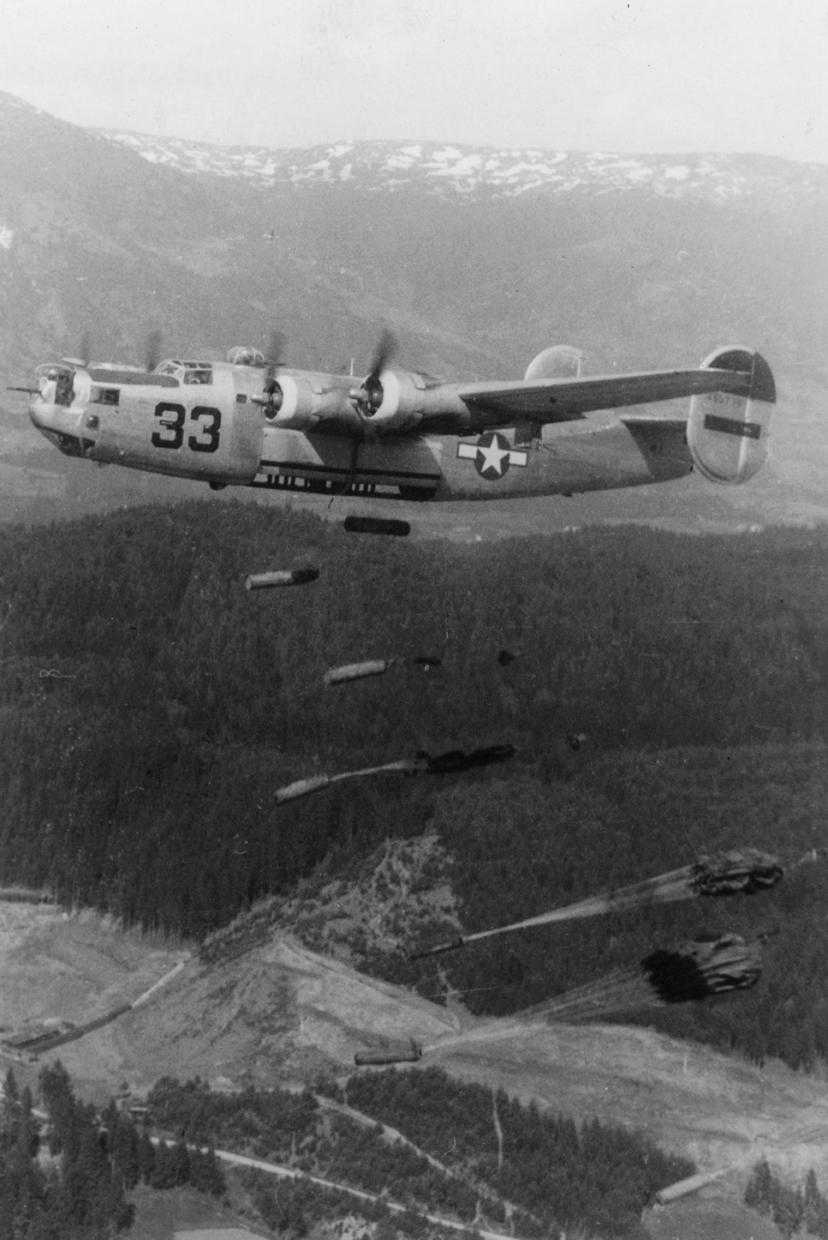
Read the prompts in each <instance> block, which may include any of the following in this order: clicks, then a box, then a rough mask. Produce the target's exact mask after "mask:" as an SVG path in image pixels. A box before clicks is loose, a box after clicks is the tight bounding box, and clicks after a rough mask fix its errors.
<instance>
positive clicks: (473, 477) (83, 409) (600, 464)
mask: <svg viewBox="0 0 828 1240" xmlns="http://www.w3.org/2000/svg"><path fill="white" fill-rule="evenodd" d="M161 369H162V370H163V367H162V368H161ZM168 369H169V371H170V373H166V374H164V373H151V374H148V373H145V372H140V371H135V370H131V369H129V368H122V369H117V368H104V367H100V368H99V367H92V368H90V369H89V370H87V369H84V368H82V367H73V366H71V365H69V364H67V363H62V364H60V365H53V366H44V367H41V368H40V371H39V390H38V391H37V392H36V393H35V394H33V398H32V401H31V404H30V414H31V417H32V421H33V422H34V424H35V426H37V428H38V429H39V430H40V431H41V432H42V433H43V434H44V435H46V437H47V438H48V439H49V440H50V441H51V442H53V443H54V444H55V445H56V446H57V447H59V448H60V449H61V451H63V452H65V453H67V454H68V455H72V456H81V457H85V458H86V459H88V460H91V461H97V462H99V463H101V464H117V465H123V466H126V467H128V468H131V469H142V470H147V471H150V472H153V473H162V474H168V475H171V476H174V477H181V478H191V479H196V480H201V481H205V482H208V483H210V484H211V485H212V486H214V487H221V486H227V485H231V486H232V485H236V486H257V487H268V488H273V489H286V490H287V489H289V490H292V489H301V490H310V491H319V492H326V493H328V494H341V493H345V492H346V491H348V492H350V493H355V492H357V493H360V494H366V495H372V494H376V495H377V496H382V497H391V496H395V495H396V496H401V497H402V498H405V499H423V500H426V499H433V500H443V501H446V500H469V499H497V498H504V499H505V498H514V497H520V496H535V495H558V494H572V493H575V492H579V491H592V490H605V489H610V488H615V487H628V486H638V485H644V484H646V483H652V482H662V481H667V480H669V479H673V478H679V477H682V476H683V475H685V474H687V473H689V472H690V471H691V469H692V466H693V463H692V459H691V455H690V452H689V450H688V447H687V442H686V433H685V424H684V420H683V419H677V420H676V422H675V425H674V426H671V427H669V428H668V430H667V431H666V432H665V428H664V421H663V419H661V420H660V426H659V430H658V433H657V434H656V433H653V434H652V435H648V433H647V430H646V423H642V422H641V421H640V420H639V421H637V422H635V423H634V424H632V425H629V424H627V422H625V421H624V419H623V418H622V417H620V416H619V415H617V414H614V413H604V414H599V415H597V416H594V417H591V418H590V419H589V420H581V421H575V422H568V423H564V424H560V425H558V424H554V425H547V426H544V427H540V426H538V425H534V426H531V425H524V426H517V427H516V426H507V425H504V426H502V427H499V428H497V429H492V428H491V422H489V425H488V427H486V428H485V429H484V428H483V427H482V426H481V425H480V424H479V422H478V420H477V418H476V415H475V412H474V410H473V409H469V408H468V407H467V405H466V404H465V403H464V402H463V401H462V400H461V399H460V397H459V395H458V394H457V392H458V389H459V387H460V385H459V384H458V385H453V384H439V385H429V384H424V385H423V386H422V388H420V389H419V391H418V392H417V393H415V396H416V399H417V400H418V401H419V403H420V406H421V407H424V408H426V409H429V410H430V411H431V414H432V422H431V425H432V426H433V425H434V416H435V415H436V416H437V417H439V415H440V413H441V412H443V411H445V412H446V413H447V414H450V415H451V417H452V419H453V425H455V426H456V425H457V424H458V419H459V418H462V420H463V424H465V425H467V426H468V434H463V435H452V434H439V433H431V434H421V435H418V434H416V433H414V434H412V433H405V431H404V429H403V430H401V431H400V432H397V433H387V434H383V435H378V434H376V433H372V430H371V427H370V426H367V427H366V423H365V420H364V419H360V418H359V416H358V414H357V412H356V411H355V409H354V406H353V400H352V396H353V386H354V379H353V378H351V377H350V376H347V375H338V376H337V375H327V374H322V373H319V374H314V373H312V372H304V371H292V370H289V369H286V368H284V369H281V370H280V371H279V379H280V384H281V387H282V389H283V390H284V393H285V402H284V404H283V406H282V408H281V409H280V411H279V412H278V414H276V415H274V416H269V411H268V408H267V406H266V405H264V406H263V404H262V390H263V373H262V370H261V369H258V368H254V367H251V366H245V365H233V364H231V363H222V362H212V363H209V364H203V365H200V364H196V363H181V364H175V365H173V364H169V367H168ZM466 386H468V385H466ZM721 399H722V401H724V402H726V401H727V400H728V399H730V398H729V397H728V396H727V395H726V394H724V395H722V397H721ZM291 402H293V404H291ZM302 402H304V403H302ZM300 404H301V409H300V408H299V406H300ZM334 419H336V421H337V424H338V428H339V431H338V433H336V434H332V433H330V430H329V429H327V427H331V426H332V425H333V422H334ZM348 419H351V421H352V424H353V436H352V437H349V436H348V435H343V434H342V431H341V427H342V424H343V422H345V421H347V420H348ZM326 424H327V427H326Z"/></svg>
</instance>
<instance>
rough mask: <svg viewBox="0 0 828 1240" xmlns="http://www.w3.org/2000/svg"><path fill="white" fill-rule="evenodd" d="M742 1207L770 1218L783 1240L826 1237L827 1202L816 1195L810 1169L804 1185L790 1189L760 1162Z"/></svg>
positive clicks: (812, 1174) (827, 1226) (815, 1180)
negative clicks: (747, 1207) (793, 1237)
mask: <svg viewBox="0 0 828 1240" xmlns="http://www.w3.org/2000/svg"><path fill="white" fill-rule="evenodd" d="M745 1205H746V1206H750V1208H751V1209H752V1210H756V1211H757V1212H758V1213H759V1214H764V1215H769V1216H770V1217H771V1218H772V1219H773V1221H774V1223H776V1226H777V1227H778V1228H779V1230H780V1231H781V1233H782V1235H783V1236H784V1237H785V1240H790V1237H791V1236H794V1235H797V1234H800V1235H801V1234H803V1233H804V1234H805V1235H808V1236H819V1237H820V1240H826V1237H828V1200H826V1198H825V1196H824V1194H823V1193H821V1192H820V1191H819V1186H818V1184H817V1178H816V1174H815V1172H814V1171H813V1169H811V1170H810V1171H809V1172H808V1174H807V1176H806V1177H805V1183H804V1184H803V1185H801V1186H798V1187H796V1188H790V1187H789V1186H788V1185H786V1184H783V1182H782V1181H781V1180H780V1179H779V1178H778V1177H777V1176H775V1175H774V1174H773V1172H772V1171H771V1169H770V1167H769V1166H768V1164H767V1161H766V1160H765V1159H764V1158H763V1159H762V1160H761V1162H759V1163H757V1164H756V1166H755V1167H754V1169H753V1171H752V1172H751V1176H750V1179H749V1180H748V1183H747V1188H746V1189H745Z"/></svg>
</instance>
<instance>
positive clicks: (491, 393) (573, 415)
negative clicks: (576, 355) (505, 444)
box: [458, 367, 752, 424]
mask: <svg viewBox="0 0 828 1240" xmlns="http://www.w3.org/2000/svg"><path fill="white" fill-rule="evenodd" d="M751 380H752V375H751V372H750V371H749V370H748V371H739V370H720V369H714V368H711V367H701V368H699V369H696V370H652V371H644V372H642V373H639V374H630V375H602V376H595V377H590V378H555V379H540V380H533V381H530V382H527V381H525V380H516V381H513V382H510V383H497V384H486V383H470V384H466V385H464V386H462V387H460V389H459V391H458V396H459V397H460V399H461V400H462V401H463V403H464V404H465V405H467V406H468V407H469V408H470V409H472V410H473V411H474V412H475V413H476V414H477V415H478V417H480V418H481V419H482V421H484V422H486V421H488V420H489V419H491V421H492V424H495V423H497V424H502V421H503V419H504V417H518V418H526V419H528V420H530V421H532V422H541V423H544V422H571V421H574V420H576V419H578V418H582V417H583V416H584V415H585V414H587V413H590V412H592V411H594V410H598V409H620V408H622V407H623V406H625V405H644V404H647V403H648V402H649V401H657V400H673V399H675V398H676V397H681V396H695V395H698V394H701V393H704V392H734V393H736V394H738V395H740V396H749V395H750V392H751ZM487 415H488V417H487Z"/></svg>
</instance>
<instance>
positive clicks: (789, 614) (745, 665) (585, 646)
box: [0, 502, 828, 1065]
mask: <svg viewBox="0 0 828 1240" xmlns="http://www.w3.org/2000/svg"><path fill="white" fill-rule="evenodd" d="M826 556H828V533H826V532H824V531H809V530H794V529H778V530H768V531H765V532H762V533H750V534H748V533H746V534H741V535H735V536H704V537H690V536H680V535H673V534H668V533H664V532H659V531H654V530H646V529H638V528H629V529H624V528H621V529H614V530H601V529H596V530H591V531H590V530H584V531H582V532H574V533H566V534H561V535H556V536H550V537H534V538H523V539H505V540H503V541H502V542H500V543H496V544H483V545H477V546H474V547H460V546H454V545H450V544H447V543H443V542H437V541H434V542H414V543H411V544H407V543H401V542H399V541H395V540H381V539H373V538H355V537H354V536H352V535H348V534H345V533H344V532H343V531H342V530H341V529H339V528H336V527H332V526H330V525H328V524H326V523H325V522H323V521H321V520H319V519H317V518H314V517H312V516H309V515H307V514H300V513H296V512H292V511H290V510H286V509H276V508H260V507H258V506H255V507H254V506H253V505H242V504H222V505H218V504H211V503H209V502H207V503H192V504H186V505H182V506H181V507H179V508H177V509H174V510H173V509H165V508H160V507H153V508H145V509H131V510H128V511H127V510H124V511H121V512H117V513H114V514H110V515H108V516H105V517H88V518H85V519H82V520H79V521H75V522H71V523H65V524H55V525H49V526H38V527H36V528H33V527H28V528H24V527H6V528H4V529H3V530H2V531H0V743H2V746H3V754H4V761H3V764H2V769H0V878H2V880H3V882H4V883H12V882H16V883H25V884H26V885H28V886H40V887H45V888H48V889H50V890H53V891H54V892H55V894H56V895H57V896H58V898H59V899H60V900H61V901H63V902H65V903H67V904H74V905H94V906H96V907H98V908H101V909H106V910H108V911H110V912H112V913H114V914H116V915H117V916H120V917H122V918H123V919H124V921H125V922H126V923H129V924H136V923H137V924H141V925H143V926H145V927H147V928H160V929H163V930H167V931H170V932H174V933H178V934H185V935H192V936H197V937H200V936H203V935H204V934H205V933H207V932H209V931H211V930H215V929H216V928H217V927H221V926H223V925H226V924H227V923H228V922H229V921H230V920H231V919H232V918H233V917H234V916H235V915H236V914H237V913H239V912H243V911H244V910H245V909H248V908H249V907H250V906H251V905H252V904H253V903H254V902H255V901H256V900H258V899H259V898H260V897H262V896H265V895H267V894H269V893H277V894H278V893H281V894H288V893H290V892H291V891H292V890H293V888H294V886H295V884H296V881H297V880H298V879H299V878H301V877H303V876H307V875H310V874H312V873H313V871H314V868H315V867H318V866H319V863H320V862H323V861H324V862H325V872H326V874H328V875H331V874H336V873H343V874H345V873H353V872H354V871H355V870H358V868H359V866H360V864H361V862H362V859H363V858H365V857H366V856H368V855H370V853H371V851H372V850H373V849H375V848H376V847H377V845H378V844H379V843H380V841H382V840H384V839H386V838H388V837H389V836H412V835H416V834H418V833H420V832H422V831H423V830H424V829H425V828H426V827H428V828H429V829H433V830H436V831H437V832H438V834H439V836H440V838H441V840H442V842H443V845H444V847H445V849H446V851H447V853H448V855H449V857H450V858H452V859H453V860H451V863H450V871H451V881H452V885H453V887H454V890H455V892H456V894H457V896H458V900H459V908H460V915H461V920H462V923H463V926H464V928H465V929H467V930H470V931H471V930H475V929H480V928H483V927H486V926H493V925H498V924H503V923H505V922H509V921H513V920H516V919H518V918H520V917H522V916H528V915H531V914H533V913H536V912H539V911H541V910H543V909H545V908H550V907H553V906H554V905H557V904H561V903H566V902H571V901H572V900H575V899H578V898H581V897H582V896H585V895H589V894H593V893H595V892H597V891H600V890H602V889H604V888H606V887H611V886H615V885H619V884H623V883H627V882H633V881H636V880H638V879H642V878H646V877H649V876H651V875H654V874H657V873H659V872H662V871H664V870H668V869H671V868H675V867H677V866H680V865H684V864H686V863H688V862H690V861H693V860H695V859H696V858H697V857H698V856H699V855H701V854H704V853H705V852H709V851H711V850H713V849H715V848H721V847H733V846H738V845H752V846H754V847H759V848H765V849H768V850H769V851H775V852H776V853H777V854H778V855H780V857H781V858H782V860H783V861H784V862H785V863H786V864H788V865H789V866H790V865H791V864H792V863H793V862H795V861H797V860H798V859H799V858H800V857H801V856H802V855H803V853H804V852H805V851H806V850H808V849H812V848H814V847H818V846H820V845H821V844H823V843H824V842H825V831H824V808H823V807H824V805H825V800H826V794H827V793H828V764H826V756H828V748H827V747H826V746H827V745H828V696H826V692H825V690H826V684H827V683H828V641H826V637H827V636H828V576H826V574H825V572H824V565H825V562H826ZM305 565H312V566H316V567H318V568H319V569H320V576H319V579H318V580H317V581H316V582H314V583H313V584H311V585H308V586H303V587H295V588H293V589H288V590H274V591H269V592H268V591H261V592H248V591H246V590H245V589H244V579H245V577H246V575H247V574H248V573H250V572H261V571H265V570H267V569H270V568H283V567H301V566H305ZM503 652H507V653H508V655H511V656H514V657H513V658H511V659H510V658H504V657H500V656H501V655H502V654H503ZM426 656H428V657H429V658H430V659H431V660H432V662H431V663H430V664H428V665H427V666H426V665H425V664H416V663H414V662H410V661H409V662H401V663H400V664H398V665H396V666H395V667H393V668H392V669H391V670H390V671H389V672H388V673H387V674H386V675H385V676H380V677H376V678H373V679H371V680H364V681H358V682H353V683H350V684H346V685H339V686H330V687H326V686H325V685H324V683H323V674H324V671H325V670H326V668H328V667H331V666H333V665H337V664H342V663H350V662H355V661H357V660H359V659H370V658H388V657H397V658H399V659H401V660H402V659H408V660H414V659H416V658H417V657H420V658H423V657H426ZM438 659H439V660H440V661H441V662H440V663H439V665H437V664H436V662H435V661H436V660H438ZM571 733H583V734H585V735H586V737H587V738H588V745H587V746H585V747H584V749H585V756H583V760H581V758H582V755H579V760H578V762H574V761H573V760H572V752H571V750H570V749H569V747H568V745H567V744H566V742H565V740H564V738H565V737H566V736H567V735H569V734H571ZM500 743H512V744H514V745H515V746H517V748H518V754H517V757H516V758H515V759H513V760H512V761H511V762H510V763H507V764H505V765H503V766H497V767H493V768H490V769H487V770H481V771H474V772H469V773H466V774H462V775H453V776H449V775H444V776H438V775H422V776H417V777H403V776H400V775H387V776H380V777H377V778H376V779H374V780H366V781H362V782H355V783H352V784H349V783H344V784H342V785H339V786H334V787H332V788H329V789H327V790H325V791H324V792H321V793H318V794H317V795H316V796H313V797H309V798H307V799H305V800H300V801H297V802H294V803H289V804H286V805H281V806H277V805H276V804H275V801H274V792H275V790H276V788H278V787H279V786H281V785H283V784H286V783H289V782H290V781H292V780H296V779H299V778H302V777H304V776H307V775H311V774H315V773H319V772H327V773H329V774H333V773H335V772H338V771H343V770H349V769H352V768H357V767H362V766H369V765H373V764H375V763H380V762H384V761H388V760H391V759H395V758H400V757H411V756H413V755H414V754H416V753H417V752H418V751H421V750H425V751H427V752H429V753H432V754H435V753H441V752H443V751H446V750H450V749H458V748H459V749H472V748H475V747H478V746H482V745H493V744H500ZM826 896H828V877H826V870H825V867H824V866H823V865H821V864H814V865H810V866H808V865H802V866H800V867H798V868H797V867H795V868H793V869H791V870H790V872H789V874H788V877H787V878H786V880H785V882H783V883H782V884H781V886H780V887H779V888H777V889H776V891H775V892H773V893H770V894H764V895H760V896H756V897H748V898H746V897H739V898H737V899H735V900H733V901H701V900H700V901H697V902H695V903H693V904H690V905H680V906H676V907H673V908H662V909H650V910H647V911H646V912H644V913H640V914H635V915H631V914H625V915H623V916H622V915H615V916H612V917H609V918H604V919H600V920H596V921H592V922H582V923H577V924H576V925H573V926H571V927H569V928H567V929H563V928H557V929H553V928H547V929H545V930H542V931H525V932H522V933H521V934H520V935H512V936H508V937H506V938H503V939H500V940H494V941H493V942H492V943H490V944H488V945H482V944H481V945H477V946H474V947H471V946H470V947H469V948H467V949H464V951H463V952H461V953H456V954H454V955H453V956H446V957H443V958H442V961H441V968H444V969H445V971H446V972H445V976H446V977H447V978H448V980H449V982H450V984H451V985H452V986H453V987H454V988H456V989H457V990H459V991H462V992H463V995H464V1001H465V1002H467V1003H468V1005H469V1006H470V1007H472V1008H473V1009H475V1010H477V1011H489V1012H493V1013H503V1012H506V1011H513V1010H515V1009H517V1008H520V1007H523V1006H526V1005H528V1004H529V1003H534V1002H538V1001H540V1000H542V999H544V998H547V997H549V996H550V995H551V994H554V993H556V992H558V991H560V990H561V989H564V988H566V987H567V986H570V985H576V984H578V983H579V982H581V981H583V980H586V979H588V978H591V977H598V976H600V975H601V974H602V973H603V972H604V971H606V970H608V969H610V968H614V967H616V966H617V965H627V964H630V963H634V962H635V961H636V960H638V959H641V958H642V957H643V956H644V955H646V954H647V953H648V952H650V951H652V950H653V949H654V948H657V947H662V946H666V947H669V946H671V944H672V943H673V941H674V940H675V939H677V938H682V937H686V936H687V935H688V934H691V933H694V932H696V931H701V930H714V931H722V930H731V931H736V932H737V933H741V934H745V935H746V936H750V935H751V934H753V933H756V932H762V931H765V930H768V929H772V928H779V931H780V933H779V934H778V935H777V936H776V938H774V939H772V940H771V941H770V942H769V945H768V947H767V949H766V953H765V955H766V964H765V976H764V978H763V981H762V982H761V983H760V985H759V987H757V989H756V990H755V991H753V992H751V993H750V994H746V995H739V996H737V997H736V998H728V999H723V1000H721V1001H716V1002H715V1003H712V1004H709V1005H697V1006H696V1007H695V1008H693V1009H692V1010H691V1011H688V1010H686V1009H682V1010H680V1011H679V1010H676V1011H675V1012H673V1011H671V1012H669V1013H667V1014H666V1015H664V1016H663V1017H662V1016H659V1017H657V1018H648V1019H652V1020H654V1021H655V1022H656V1023H660V1025H661V1027H663V1028H667V1029H670V1030H671V1031H673V1032H676V1033H681V1034H683V1035H691V1036H697V1037H702V1038H705V1039H709V1040H712V1041H714V1042H715V1043H716V1044H717V1045H722V1046H735V1047H738V1048H740V1049H743V1050H745V1051H746V1052H747V1053H748V1054H750V1055H752V1056H754V1057H757V1058H762V1057H763V1056H764V1055H767V1054H777V1055H782V1056H784V1057H785V1058H786V1059H787V1060H788V1061H789V1062H790V1063H792V1064H795V1065H796V1064H806V1065H808V1064H811V1063H813V1062H814V1059H815V1057H816V1056H818V1055H819V1056H823V1057H828V1028H826V1023H825V1020H824V1012H825V1010H826V1008H828V980H826V979H825V978H824V970H823V969H822V967H821V963H822V961H823V960H824V958H825V954H826V949H827V948H828V942H826V938H828V924H827V923H825V921H824V913H823V912H821V911H820V910H823V909H824V906H825V900H826ZM438 928H439V927H435V929H438ZM369 963H370V962H369ZM372 967H375V968H376V969H377V970H378V971H380V972H383V973H384V974H385V975H386V976H393V977H394V979H395V980H399V981H405V982H408V983H409V984H416V985H418V986H419V988H420V989H421V991H422V992H423V993H431V994H433V993H434V990H435V980H436V978H437V976H438V975H437V971H436V966H435V965H434V964H433V963H432V964H431V965H428V964H426V963H422V964H418V965H416V966H414V965H411V964H409V963H408V962H407V960H406V959H404V958H403V957H402V956H401V955H400V956H398V957H393V958H385V959H383V960H376V961H374V962H373V963H372Z"/></svg>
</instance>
